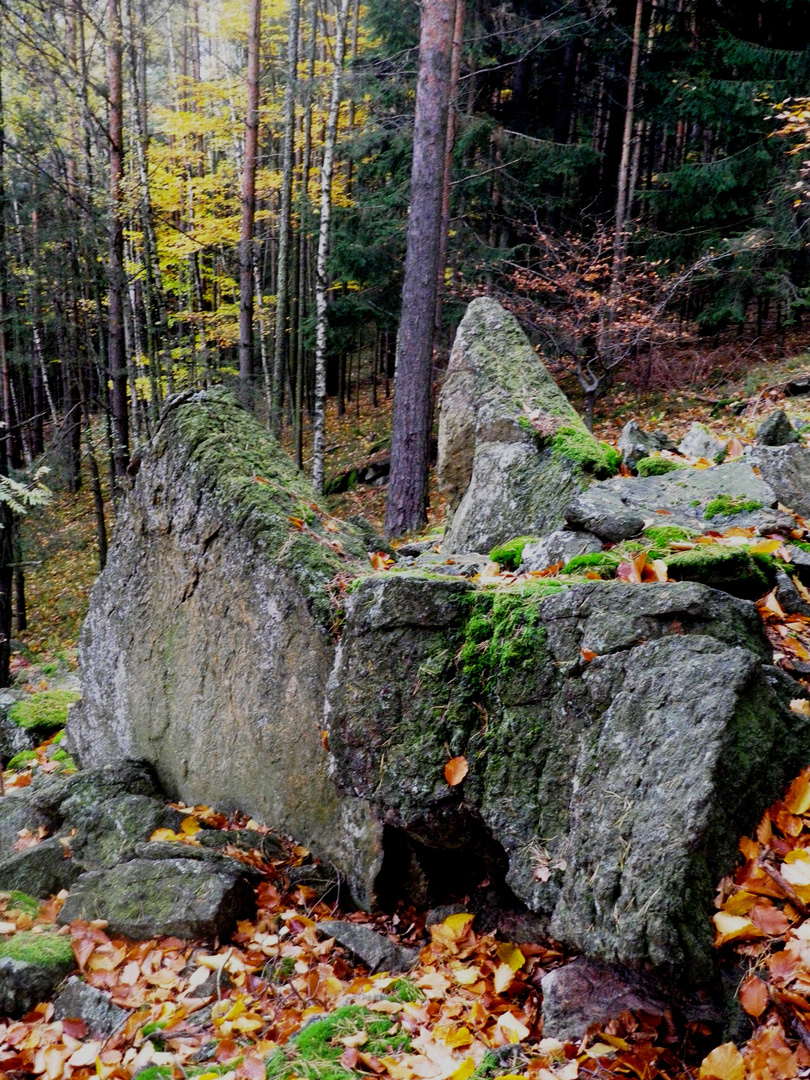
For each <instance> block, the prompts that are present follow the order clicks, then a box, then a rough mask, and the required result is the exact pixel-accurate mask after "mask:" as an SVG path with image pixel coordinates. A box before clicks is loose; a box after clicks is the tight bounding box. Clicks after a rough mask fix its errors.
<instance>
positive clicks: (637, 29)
mask: <svg viewBox="0 0 810 1080" xmlns="http://www.w3.org/2000/svg"><path fill="white" fill-rule="evenodd" d="M643 13H644V0H636V17H635V22H634V24H633V49H632V52H631V54H630V71H629V74H628V76H627V104H626V106H625V113H624V133H623V135H622V157H621V162H620V163H619V183H618V193H617V195H616V228H615V232H614V236H613V267H612V272H611V283H610V294H611V300H613V301H615V299H616V297H617V294H618V290H619V286H620V284H621V277H622V270H623V265H624V254H625V249H626V242H625V236H624V227H625V225H626V223H627V210H628V198H627V197H628V193H629V187H630V164H631V162H630V159H631V151H632V145H633V127H634V120H635V103H636V84H637V82H638V58H639V53H640V51H641V19H642V15H643Z"/></svg>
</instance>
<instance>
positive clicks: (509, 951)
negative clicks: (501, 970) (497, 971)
mask: <svg viewBox="0 0 810 1080" xmlns="http://www.w3.org/2000/svg"><path fill="white" fill-rule="evenodd" d="M496 954H497V957H498V959H499V960H500V961H501V962H502V963H504V964H508V965H509V967H510V968H511V969H512V971H520V969H521V968H522V967H523V965H524V964H525V963H526V957H525V956H524V955H523V953H522V952H521V951H520V949H519V948H518V947H517V945H512V944H510V943H509V942H508V941H504V942H502V943H501V944H500V945H499V946H498V948H497V950H496Z"/></svg>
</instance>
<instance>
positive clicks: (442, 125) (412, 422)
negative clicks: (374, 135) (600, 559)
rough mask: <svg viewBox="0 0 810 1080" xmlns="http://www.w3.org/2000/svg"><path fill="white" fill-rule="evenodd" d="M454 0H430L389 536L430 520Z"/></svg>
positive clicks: (424, 25)
mask: <svg viewBox="0 0 810 1080" xmlns="http://www.w3.org/2000/svg"><path fill="white" fill-rule="evenodd" d="M454 24H455V20H454V3H453V0H423V3H422V19H421V29H420V41H419V78H418V82H417V87H416V116H415V118H414V139H413V166H412V171H411V199H410V217H409V221H408V247H407V253H406V256H405V279H404V282H403V287H402V315H401V318H400V325H399V340H398V342H397V365H396V375H395V380H394V421H393V431H392V442H391V479H390V482H389V486H388V501H387V505H386V512H385V531H386V534H387V535H388V536H402V535H404V534H405V533H407V532H411V531H412V530H414V529H419V528H421V527H422V526H423V525H424V524H425V522H426V521H427V477H428V458H429V443H430V413H431V409H430V400H431V382H432V378H431V376H432V353H433V322H434V318H435V311H436V288H437V281H438V272H439V250H440V243H439V238H440V233H441V221H442V180H443V177H444V158H445V144H446V138H447V108H448V100H449V93H450V69H451V53H452V39H453V29H454Z"/></svg>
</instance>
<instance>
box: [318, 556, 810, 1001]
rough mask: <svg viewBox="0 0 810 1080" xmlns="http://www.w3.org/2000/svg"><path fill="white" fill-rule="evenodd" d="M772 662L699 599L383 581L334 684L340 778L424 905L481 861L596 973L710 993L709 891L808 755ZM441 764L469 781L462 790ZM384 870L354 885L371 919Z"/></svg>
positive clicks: (333, 742) (628, 591)
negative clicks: (667, 975) (655, 974)
mask: <svg viewBox="0 0 810 1080" xmlns="http://www.w3.org/2000/svg"><path fill="white" fill-rule="evenodd" d="M583 650H584V653H583ZM593 654H595V658H594V659H592V661H591V662H590V663H586V662H585V660H584V659H583V656H592V655H593ZM769 657H770V652H769V648H768V646H767V643H766V642H765V640H764V638H763V636H762V629H761V624H760V622H759V619H758V616H757V614H756V611H755V609H754V607H753V605H752V604H750V603H748V602H746V601H741V600H737V599H734V598H732V597H729V596H726V595H725V594H722V593H719V592H717V591H715V590H713V589H709V588H707V587H705V586H701V585H696V584H692V583H685V582H684V583H680V584H675V585H672V584H670V585H656V584H651V585H647V586H643V587H626V586H623V585H621V584H610V583H594V584H592V585H591V584H588V585H584V586H577V587H573V588H570V589H563V590H558V589H554V588H549V587H548V586H545V587H544V586H542V585H540V586H531V587H527V589H526V590H524V591H523V592H520V591H518V592H515V593H511V594H502V595H500V596H496V597H495V598H494V599H493V598H492V596H491V595H489V596H488V595H486V594H482V593H480V592H476V591H475V590H474V589H472V588H471V587H470V586H468V585H466V584H465V583H463V582H461V581H450V580H448V581H436V580H431V579H419V578H418V577H415V576H410V575H387V576H376V577H372V578H371V579H369V580H368V581H366V582H364V583H363V584H362V585H361V586H360V587H359V588H357V589H356V590H355V592H354V593H353V594H352V596H351V598H350V601H349V604H348V609H347V619H346V628H345V630H344V634H343V637H342V639H341V642H340V645H339V649H338V656H337V660H336V664H335V669H334V672H333V675H332V678H331V680H330V684H329V690H328V706H327V714H326V723H327V728H328V732H329V746H330V751H331V753H332V755H333V757H334V762H335V766H334V769H335V776H336V778H337V780H338V782H339V783H340V784H342V785H344V786H345V789H346V791H347V792H351V794H353V795H355V796H357V797H360V798H364V799H367V800H368V801H369V802H370V803H371V804H372V806H373V807H374V809H375V811H376V813H377V815H378V817H379V819H380V820H381V821H383V822H385V825H386V827H387V841H388V850H390V851H391V852H395V853H396V859H397V860H398V862H399V864H400V865H402V864H407V863H408V860H410V864H411V866H412V870H411V878H412V880H413V882H414V887H415V889H416V890H417V891H418V890H419V889H420V888H421V889H422V890H423V891H424V890H425V889H426V890H427V894H428V899H430V898H431V897H430V889H431V887H433V886H435V885H436V884H437V883H438V884H441V880H442V877H443V876H445V878H453V879H454V880H455V884H456V885H458V884H459V881H463V880H464V879H463V874H464V873H465V872H466V873H469V872H470V867H471V866H472V865H474V866H477V867H478V869H479V871H480V876H481V877H484V876H487V877H491V878H494V877H496V876H497V875H498V873H500V874H501V876H502V878H503V877H504V876H505V881H506V884H507V885H508V886H509V887H510V888H511V889H512V890H513V892H514V893H515V895H516V896H517V897H518V898H519V899H521V900H522V901H524V902H525V903H526V904H527V905H528V906H529V907H530V908H531V909H532V910H533V911H534V912H536V913H538V914H540V915H541V916H542V917H543V918H544V919H545V920H546V925H547V926H548V928H549V930H550V932H551V934H552V935H553V936H554V937H555V938H557V939H558V940H560V941H562V942H563V943H564V944H566V945H568V946H570V947H572V948H574V949H577V950H579V951H582V952H584V953H585V954H586V955H587V956H589V957H591V958H593V959H598V960H603V961H607V962H610V963H620V964H626V965H628V966H631V967H642V966H644V965H647V964H649V965H652V966H654V967H656V968H658V969H659V970H663V971H669V972H672V973H674V974H677V975H679V976H682V977H684V978H688V979H692V980H694V981H700V979H701V978H705V977H706V976H707V975H708V972H709V971H710V968H711V934H710V924H709V921H708V919H707V917H706V913H707V911H708V910H709V904H710V898H711V895H712V890H713V889H714V886H715V883H716V881H717V880H718V879H719V877H720V876H721V875H722V874H723V873H725V872H726V871H727V870H728V869H729V868H730V867H731V866H732V865H733V864H734V860H735V851H736V840H737V837H738V836H739V835H740V833H741V832H743V831H745V829H746V828H749V827H751V826H752V825H753V823H754V822H755V821H756V819H757V816H758V814H759V812H760V811H761V808H762V807H763V806H765V805H767V803H768V801H769V800H770V799H771V798H772V796H773V795H774V794H775V793H776V792H777V791H778V790H779V788H780V785H781V784H783V783H784V782H785V781H786V780H787V779H788V778H789V777H790V776H791V775H792V774H793V773H794V772H795V770H796V769H797V767H798V766H800V765H801V764H802V762H803V761H804V759H805V757H806V746H807V740H808V727H807V722H806V721H805V720H803V719H802V718H801V717H799V716H797V715H796V714H795V713H792V712H791V711H790V710H789V708H788V705H787V703H788V701H789V699H790V698H791V696H795V693H796V688H795V684H793V683H792V682H791V680H789V679H788V677H787V676H784V675H782V674H780V673H779V672H777V671H776V670H775V669H773V668H772V667H770V666H769ZM690 748H693V750H692V749H690ZM448 749H449V751H450V752H451V754H453V755H458V754H464V755H465V756H466V758H467V761H468V762H469V765H470V771H469V774H468V776H467V778H466V779H465V780H464V782H463V784H461V785H460V786H458V787H453V788H451V787H448V785H447V783H446V782H445V780H444V776H443V771H442V770H443V766H444V763H445V761H446V760H447V752H448ZM376 869H377V867H376V864H368V865H367V866H363V865H362V859H361V858H356V859H355V860H354V861H353V864H352V867H351V869H350V877H351V878H352V880H353V881H354V884H355V894H356V895H359V896H361V897H362V898H363V899H364V900H365V902H366V903H371V902H373V901H374V899H375V896H376V895H379V894H380V893H381V892H384V889H385V887H386V867H385V866H384V867H383V872H382V874H381V875H379V876H377V874H376ZM420 874H421V875H422V877H421V879H420ZM364 880H365V882H366V888H365V891H364V890H363V888H362V882H363V881H364Z"/></svg>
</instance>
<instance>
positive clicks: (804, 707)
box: [790, 698, 810, 814]
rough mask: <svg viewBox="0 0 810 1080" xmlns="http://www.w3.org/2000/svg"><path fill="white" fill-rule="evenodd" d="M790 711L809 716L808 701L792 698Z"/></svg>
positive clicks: (809, 706) (809, 707) (809, 704)
mask: <svg viewBox="0 0 810 1080" xmlns="http://www.w3.org/2000/svg"><path fill="white" fill-rule="evenodd" d="M790 710H791V712H795V713H799V715H800V716H810V701H808V700H807V698H794V699H793V701H791V703H790ZM792 812H793V813H794V814H797V813H799V811H798V810H794V811H792Z"/></svg>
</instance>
